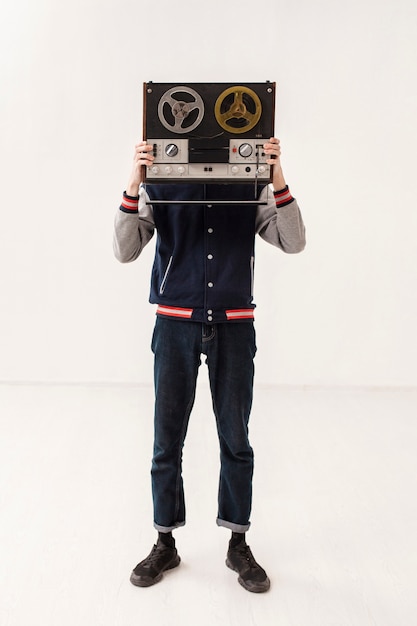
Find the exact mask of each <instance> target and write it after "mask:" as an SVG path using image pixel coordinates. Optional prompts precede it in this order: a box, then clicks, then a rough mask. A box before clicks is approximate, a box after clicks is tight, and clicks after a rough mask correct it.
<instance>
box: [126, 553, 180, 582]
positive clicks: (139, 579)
mask: <svg viewBox="0 0 417 626" xmlns="http://www.w3.org/2000/svg"><path fill="white" fill-rule="evenodd" d="M180 563H181V559H180V557H179V555H178V554H177V555H176V557H175V558H174V559H173V560H172V561H170V563H168V565H166V566H165V567H164V569H163V570H162V571H161V572H160V573H159V574H158V575H157V576H155V578H143V577H140V576H136V574H135V573H134V572H132V574H131V576H130V582H131V583H132V585H135V587H152V585H155V584H156V583H159V581H160V580H161V579H162V575H163V573H164V572H167V571H168V570H170V569H174V568H175V567H178V565H179V564H180Z"/></svg>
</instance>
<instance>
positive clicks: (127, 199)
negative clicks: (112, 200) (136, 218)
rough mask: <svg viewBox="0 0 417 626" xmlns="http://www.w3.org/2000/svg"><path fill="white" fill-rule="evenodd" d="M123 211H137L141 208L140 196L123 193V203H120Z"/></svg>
mask: <svg viewBox="0 0 417 626" xmlns="http://www.w3.org/2000/svg"><path fill="white" fill-rule="evenodd" d="M120 208H121V210H122V211H125V212H126V213H130V212H133V213H137V212H138V210H139V196H137V197H135V198H134V197H133V196H128V195H127V193H126V192H124V193H123V200H122V204H121V205H120Z"/></svg>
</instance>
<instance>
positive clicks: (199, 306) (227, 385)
mask: <svg viewBox="0 0 417 626" xmlns="http://www.w3.org/2000/svg"><path fill="white" fill-rule="evenodd" d="M152 150H153V148H152V146H151V145H147V144H146V142H145V141H142V142H140V143H138V144H137V145H136V146H135V155H134V159H133V167H132V172H131V174H130V178H129V181H128V185H127V188H126V191H125V193H124V194H123V201H122V204H121V206H120V210H119V211H118V212H117V215H116V220H115V235H114V251H115V255H116V257H117V259H118V260H119V261H121V262H122V263H126V262H130V261H134V260H135V259H137V257H138V256H139V254H140V253H141V251H142V250H143V248H144V246H145V245H146V244H147V243H148V242H149V240H150V239H151V237H152V236H153V233H154V231H155V230H156V231H157V234H158V238H157V244H156V253H155V261H154V265H153V270H152V279H151V294H150V302H152V303H155V304H156V305H157V319H156V324H155V329H154V334H153V338H152V350H153V352H154V357H155V361H154V378H155V416H154V420H155V438H154V454H153V459H152V472H151V474H152V493H153V504H154V526H155V528H156V530H157V531H158V540H157V543H156V544H155V545H154V546H153V548H152V551H151V552H150V554H149V556H148V557H146V558H145V559H144V560H143V561H141V562H140V563H139V564H138V565H137V566H136V567H135V569H134V570H133V572H132V575H131V579H130V580H131V582H132V583H133V584H134V585H137V586H140V587H147V586H150V585H153V584H155V583H157V582H159V581H160V580H161V578H162V574H163V572H164V571H166V570H168V569H172V568H175V567H177V566H178V565H179V563H180V557H179V555H178V552H177V549H176V547H175V540H174V538H173V536H172V531H173V530H174V529H175V528H177V527H179V526H182V525H184V524H185V501H184V490H183V482H182V467H181V465H182V464H181V461H182V449H183V444H184V440H185V436H186V431H187V426H188V419H189V416H190V413H191V409H192V406H193V403H194V395H195V388H196V379H197V372H198V367H199V365H200V359H201V354H204V355H205V357H206V363H207V365H208V371H209V380H210V389H211V395H212V400H213V409H214V413H215V416H216V423H217V431H218V436H219V443H220V457H221V469H220V479H219V495H218V517H217V524H218V525H219V526H224V527H226V528H228V529H229V530H231V531H232V537H231V539H230V542H229V547H228V552H227V559H226V565H227V566H228V567H229V568H231V569H233V570H235V571H236V572H238V574H239V577H238V581H239V583H240V584H241V585H242V586H243V587H244V588H245V589H247V590H248V591H251V592H256V593H260V592H264V591H267V590H268V589H269V587H270V581H269V578H268V576H267V574H266V572H265V570H264V569H263V568H262V567H261V566H260V565H259V564H258V563H257V562H256V560H255V559H254V557H253V555H252V552H251V550H250V548H249V546H248V545H247V544H246V539H245V533H246V531H247V530H248V529H249V526H250V521H249V517H250V511H251V501H252V474H253V451H252V448H251V446H250V443H249V440H248V421H249V414H250V410H251V405H252V392H253V374H254V369H253V359H254V356H255V352H256V345H255V331H254V324H253V319H254V315H253V311H254V307H255V305H254V304H253V302H252V288H253V269H254V239H255V234H256V233H258V234H259V235H260V236H261V237H262V238H263V239H264V240H266V241H267V242H269V243H271V244H272V245H275V246H277V247H278V248H280V249H281V250H283V251H284V252H287V253H297V252H300V251H302V250H303V249H304V246H305V230H304V224H303V221H302V217H301V214H300V211H299V208H298V205H297V202H296V200H295V199H294V198H293V197H292V195H291V193H290V191H289V189H288V186H287V185H286V182H285V180H284V176H283V173H282V168H281V163H280V154H281V150H280V143H279V141H278V139H276V138H271V139H270V140H269V142H267V143H266V144H265V145H264V150H265V154H266V155H267V157H268V159H267V163H268V164H270V165H273V181H272V187H273V189H271V186H270V185H261V186H259V187H258V188H259V189H260V190H261V191H260V195H259V199H255V200H254V198H253V193H254V186H253V185H247V184H239V183H233V184H208V185H205V184H202V183H199V184H195V183H180V184H173V185H165V184H147V185H143V184H142V173H143V166H151V165H152V161H153V159H154V157H153V156H152ZM157 200H158V201H159V202H158V203H157V202H156V201H157ZM163 200H174V201H176V203H175V204H164V203H163V202H162V201H163ZM185 200H188V201H189V200H193V201H194V202H198V204H191V205H190V204H182V201H185ZM210 200H221V201H224V204H221V205H219V204H215V205H212V204H211V202H210ZM231 200H233V201H235V202H236V201H237V200H238V201H240V202H242V201H246V203H245V204H236V203H233V204H230V203H229V204H228V201H231ZM248 201H252V203H250V202H248ZM152 202H154V205H152Z"/></svg>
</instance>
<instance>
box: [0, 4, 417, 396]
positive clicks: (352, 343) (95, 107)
mask: <svg viewBox="0 0 417 626" xmlns="http://www.w3.org/2000/svg"><path fill="white" fill-rule="evenodd" d="M0 11H1V14H0V29H1V32H0V52H1V115H0V124H1V128H0V132H1V163H0V166H1V167H0V172H1V176H2V184H1V188H0V194H1V235H0V236H1V242H0V243H1V247H0V264H1V266H0V267H1V270H0V272H1V274H0V289H1V292H0V293H1V308H0V342H1V344H0V380H5V381H19V380H31V381H32V380H36V381H113V382H117V381H119V382H137V381H141V382H150V381H151V376H152V374H151V354H150V350H149V341H150V334H151V330H152V326H153V322H154V310H153V307H152V306H151V305H149V304H147V297H148V283H149V273H150V267H151V263H152V256H153V243H151V244H150V246H149V247H148V249H147V250H145V252H144V253H143V256H142V258H141V259H140V261H138V262H136V263H134V264H132V265H129V266H128V265H120V264H118V263H117V261H116V260H115V259H114V258H113V255H112V249H111V238H112V227H113V215H114V213H115V211H116V209H117V206H118V204H119V202H120V196H121V192H122V190H123V188H124V186H125V182H126V179H127V176H128V173H129V168H130V160H131V154H132V147H133V144H134V142H135V141H136V139H137V138H140V134H141V127H142V114H141V95H142V83H143V82H144V81H146V80H154V81H174V82H175V81H179V82H186V81H189V82H191V81H200V82H205V81H207V82H209V81H239V82H241V81H242V82H243V81H258V80H259V81H263V80H275V81H276V82H277V83H278V101H277V124H276V127H277V132H276V134H277V135H278V136H279V137H280V138H281V141H282V148H283V158H282V160H283V166H284V171H285V173H286V176H287V179H288V182H289V184H290V187H291V189H292V191H293V193H294V194H295V195H296V197H297V198H298V201H299V204H300V206H301V208H302V211H303V215H304V219H305V222H306V225H307V232H308V247H307V248H306V250H305V252H304V253H303V254H301V255H297V256H286V255H284V254H282V253H279V252H277V251H276V250H274V249H272V248H271V247H268V246H267V245H266V244H264V243H263V242H262V241H261V240H259V242H258V248H257V267H256V280H257V283H256V301H257V303H258V309H257V329H258V344H259V352H258V357H257V375H258V382H266V383H281V384H287V383H288V384H337V385H339V384H340V385H350V384H366V385H415V384H416V383H417V380H416V367H415V362H416V356H417V333H416V332H415V324H416V320H417V298H416V278H417V276H416V273H417V272H416V269H417V246H416V245H415V231H416V226H417V218H416V207H415V196H416V193H415V180H416V174H415V163H416V158H415V148H416V145H417V141H416V140H417V137H416V134H417V133H416V99H417V98H416V95H417V90H416V82H417V81H416V76H415V55H416V41H417V33H416V23H417V21H416V18H417V15H416V12H417V11H416V4H415V2H414V0H396V1H395V2H394V1H392V2H388V3H387V2H386V3H381V2H379V1H377V0H352V1H351V2H350V3H345V2H339V1H336V0H324V1H320V0H318V1H317V2H314V3H313V2H311V1H310V0H301V1H299V2H297V1H295V0H294V1H289V0H264V1H263V2H261V3H252V2H249V1H248V0H240V1H239V2H238V1H233V2H232V1H230V0H229V1H228V0H211V1H210V2H207V3H201V2H195V1H192V0H182V2H181V3H175V2H172V1H167V0H159V1H158V2H155V1H153V2H152V1H149V2H141V1H138V0H136V1H134V0H72V2H62V1H57V0H38V1H37V2H36V3H35V2H31V1H30V0H13V3H12V2H10V3H8V4H5V3H4V5H2V8H1V9H0Z"/></svg>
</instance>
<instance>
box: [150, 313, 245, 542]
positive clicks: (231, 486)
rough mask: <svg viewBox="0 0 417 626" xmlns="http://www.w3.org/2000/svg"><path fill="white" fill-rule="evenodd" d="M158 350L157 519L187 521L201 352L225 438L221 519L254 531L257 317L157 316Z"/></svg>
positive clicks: (163, 525) (168, 524)
mask: <svg viewBox="0 0 417 626" xmlns="http://www.w3.org/2000/svg"><path fill="white" fill-rule="evenodd" d="M152 350H153V352H154V355H155V372H154V374H155V438H154V455H153V459H152V472H151V474H152V494H153V502H154V526H155V528H156V529H157V530H159V531H161V532H169V531H170V530H173V529H174V528H177V527H178V526H183V525H184V524H185V500H184V487H183V481H182V450H183V445H184V440H185V436H186V433H187V427H188V420H189V417H190V413H191V409H192V407H193V404H194V398H195V389H196V382H197V373H198V368H199V365H200V363H201V354H204V355H206V363H207V366H208V371H209V381H210V389H211V395H212V400H213V409H214V414H215V416H216V423H217V432H218V436H219V442H220V461H221V466H220V480H219V495H218V517H217V524H218V525H219V526H225V527H227V528H229V529H231V530H234V531H236V532H245V531H246V530H248V528H249V525H250V522H249V517H250V511H251V502H252V474H253V450H252V448H251V446H250V444H249V439H248V421H249V414H250V410H251V406H252V394H253V374H254V366H253V358H254V356H255V352H256V345H255V329H254V326H253V322H252V321H248V322H246V321H245V322H241V323H240V322H226V323H222V324H214V325H207V324H201V323H199V322H189V321H179V320H172V319H166V318H162V317H158V318H157V320H156V325H155V329H154V334H153V339H152Z"/></svg>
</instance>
